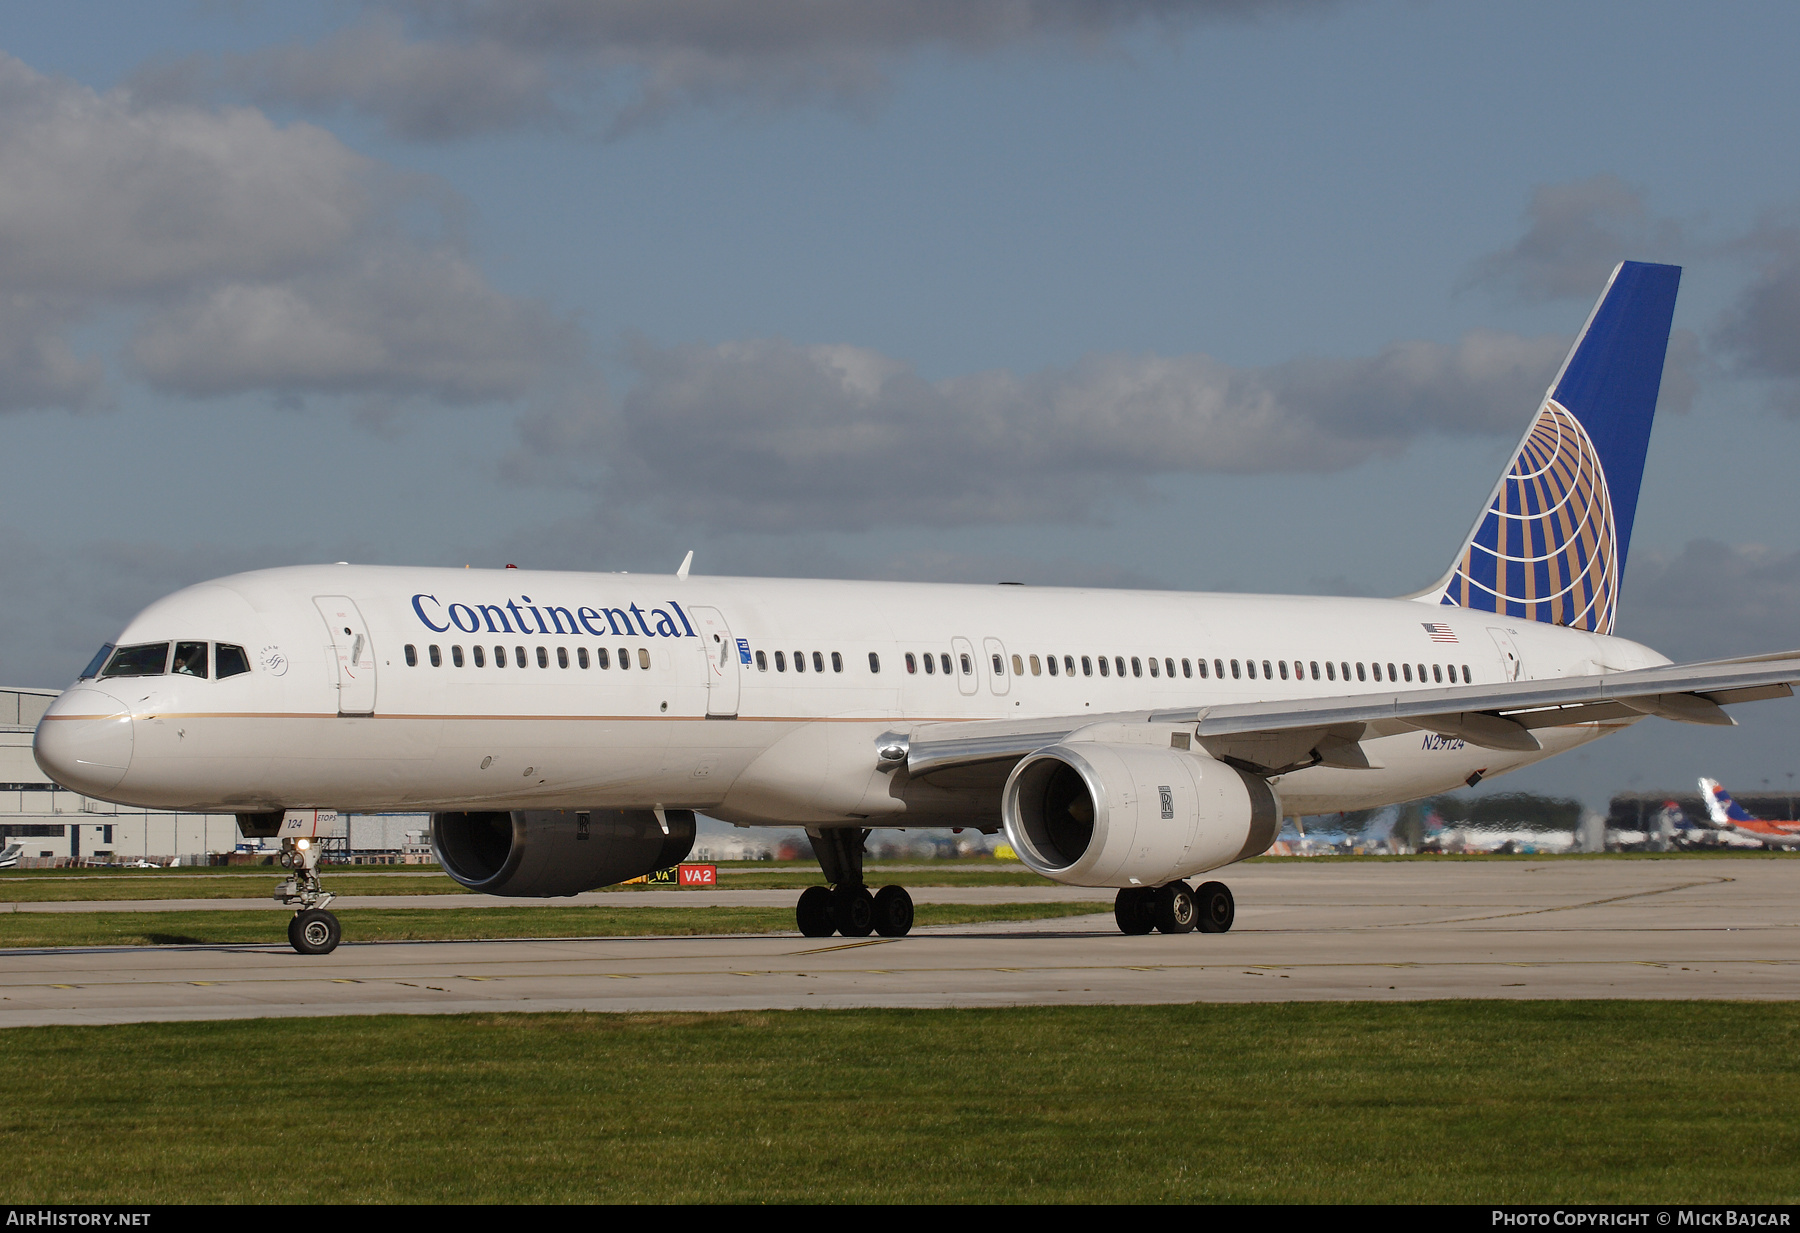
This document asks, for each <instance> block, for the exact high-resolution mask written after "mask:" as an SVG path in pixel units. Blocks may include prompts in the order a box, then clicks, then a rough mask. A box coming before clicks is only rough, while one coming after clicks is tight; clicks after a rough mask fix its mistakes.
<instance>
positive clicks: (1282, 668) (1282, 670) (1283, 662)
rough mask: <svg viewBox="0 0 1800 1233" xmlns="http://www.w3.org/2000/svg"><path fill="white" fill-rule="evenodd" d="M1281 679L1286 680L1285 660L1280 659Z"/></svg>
mask: <svg viewBox="0 0 1800 1233" xmlns="http://www.w3.org/2000/svg"><path fill="white" fill-rule="evenodd" d="M1280 663H1281V679H1282V680H1284V681H1285V680H1287V660H1285V659H1284V660H1281V661H1280Z"/></svg>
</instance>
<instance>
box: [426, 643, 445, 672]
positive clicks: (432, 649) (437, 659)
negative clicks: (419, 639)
mask: <svg viewBox="0 0 1800 1233" xmlns="http://www.w3.org/2000/svg"><path fill="white" fill-rule="evenodd" d="M425 650H426V652H427V653H428V654H429V655H430V656H431V666H432V667H433V668H442V667H443V666H444V653H443V652H442V651H440V650H438V648H437V643H435V642H434V643H432V644H431V645H430V646H428V647H426V648H425Z"/></svg>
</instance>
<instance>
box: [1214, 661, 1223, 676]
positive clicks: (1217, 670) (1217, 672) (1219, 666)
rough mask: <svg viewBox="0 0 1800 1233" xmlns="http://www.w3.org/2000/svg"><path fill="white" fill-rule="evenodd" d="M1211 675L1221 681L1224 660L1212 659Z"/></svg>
mask: <svg viewBox="0 0 1800 1233" xmlns="http://www.w3.org/2000/svg"><path fill="white" fill-rule="evenodd" d="M1213 675H1214V676H1216V677H1218V678H1219V679H1220V680H1221V681H1222V680H1224V679H1225V661H1224V660H1222V659H1215V660H1213Z"/></svg>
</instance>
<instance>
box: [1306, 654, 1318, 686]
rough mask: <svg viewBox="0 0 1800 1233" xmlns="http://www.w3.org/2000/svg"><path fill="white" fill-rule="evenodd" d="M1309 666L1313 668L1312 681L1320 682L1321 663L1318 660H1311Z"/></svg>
mask: <svg viewBox="0 0 1800 1233" xmlns="http://www.w3.org/2000/svg"><path fill="white" fill-rule="evenodd" d="M1308 666H1309V667H1311V668H1312V679H1313V680H1315V681H1316V680H1318V679H1319V661H1318V660H1316V659H1314V660H1309V661H1308Z"/></svg>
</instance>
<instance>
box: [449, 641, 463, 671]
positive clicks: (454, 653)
mask: <svg viewBox="0 0 1800 1233" xmlns="http://www.w3.org/2000/svg"><path fill="white" fill-rule="evenodd" d="M450 666H451V667H453V668H460V667H462V666H463V658H462V648H461V647H459V646H453V647H451V648H450Z"/></svg>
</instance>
